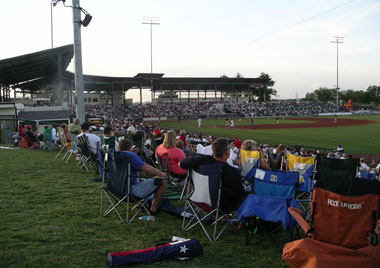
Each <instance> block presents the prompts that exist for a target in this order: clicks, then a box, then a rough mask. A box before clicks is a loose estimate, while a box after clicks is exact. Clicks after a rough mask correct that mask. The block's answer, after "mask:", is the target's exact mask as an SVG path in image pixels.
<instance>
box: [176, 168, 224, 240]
mask: <svg viewBox="0 0 380 268" xmlns="http://www.w3.org/2000/svg"><path fill="white" fill-rule="evenodd" d="M222 168H223V165H222V164H219V163H216V164H209V165H202V166H199V167H198V168H196V169H195V170H194V169H193V170H191V182H192V183H191V187H190V182H189V183H188V184H187V197H186V199H185V209H184V211H185V213H184V216H183V222H182V230H184V231H188V230H190V229H191V228H193V227H194V226H196V225H198V224H199V225H200V226H201V228H202V230H203V232H204V233H205V234H206V236H207V238H208V240H209V241H210V242H213V241H216V240H218V239H219V237H220V236H221V234H222V233H223V231H224V230H225V229H226V227H227V225H228V221H227V220H226V221H225V223H224V226H222V227H221V229H220V230H218V222H219V221H221V220H222V219H226V218H228V217H229V215H228V214H225V213H223V211H222V210H221V209H220V207H219V205H220V196H221V190H222ZM190 188H191V189H192V192H191V193H190ZM189 210H191V212H192V214H193V215H191V216H190V217H188V214H189V213H187V211H189ZM202 211H203V214H205V215H202ZM210 217H213V223H212V225H214V228H213V233H212V234H211V233H209V232H208V231H207V229H206V227H205V225H204V221H205V220H206V219H210ZM187 218H188V220H187V221H186V219H187ZM194 221H195V222H194ZM193 222H194V223H193ZM219 225H220V224H219ZM217 231H218V232H217Z"/></svg>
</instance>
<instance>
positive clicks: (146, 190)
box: [131, 179, 158, 198]
mask: <svg viewBox="0 0 380 268" xmlns="http://www.w3.org/2000/svg"><path fill="white" fill-rule="evenodd" d="M154 181H155V179H147V180H143V181H141V182H138V183H136V184H133V185H132V186H131V192H132V194H133V195H134V196H136V197H138V198H144V197H147V196H148V195H150V194H151V193H153V192H154V191H156V189H157V188H158V185H155V184H154Z"/></svg>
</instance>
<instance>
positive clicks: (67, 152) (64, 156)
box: [61, 148, 69, 161]
mask: <svg viewBox="0 0 380 268" xmlns="http://www.w3.org/2000/svg"><path fill="white" fill-rule="evenodd" d="M68 153H69V149H68V148H67V151H66V153H65V155H64V156H63V157H62V159H61V161H63V160H64V159H65V158H66V155H67V154H68Z"/></svg>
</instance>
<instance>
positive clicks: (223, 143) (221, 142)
mask: <svg viewBox="0 0 380 268" xmlns="http://www.w3.org/2000/svg"><path fill="white" fill-rule="evenodd" d="M212 152H213V155H212V156H211V155H195V156H189V157H186V158H184V159H182V160H181V161H180V162H179V165H180V167H181V168H183V169H192V168H197V167H198V166H201V165H208V164H215V163H222V164H223V169H222V193H221V200H220V207H221V209H222V210H223V212H224V213H229V212H232V211H233V210H235V209H236V208H237V207H238V206H239V205H240V204H241V203H242V202H243V200H244V199H245V197H246V195H247V194H246V192H245V191H244V187H243V184H242V179H241V175H240V171H239V170H238V169H236V168H233V167H231V166H230V165H228V164H227V159H228V158H229V156H230V147H229V144H228V140H227V139H223V138H219V139H216V140H215V141H214V142H213V143H212Z"/></svg>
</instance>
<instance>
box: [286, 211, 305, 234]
mask: <svg viewBox="0 0 380 268" xmlns="http://www.w3.org/2000/svg"><path fill="white" fill-rule="evenodd" d="M288 211H289V213H290V214H291V215H292V216H293V218H294V219H295V220H296V221H297V223H298V224H299V226H301V228H302V230H303V231H304V232H305V233H307V232H308V231H309V230H310V225H309V224H308V223H307V222H306V221H305V219H304V218H303V217H302V213H303V211H302V210H301V209H298V208H295V207H290V208H288Z"/></svg>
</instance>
